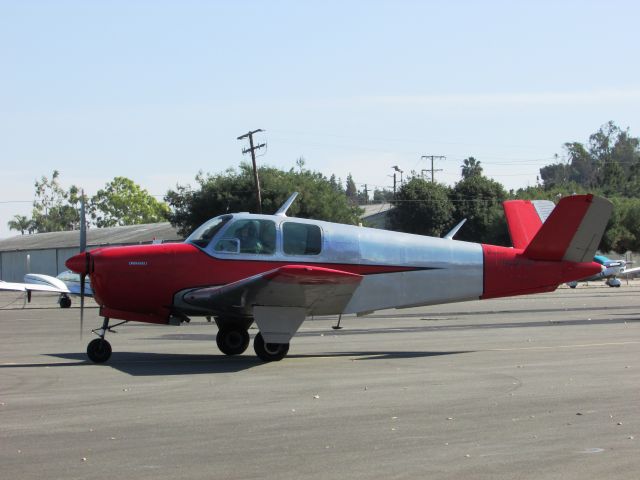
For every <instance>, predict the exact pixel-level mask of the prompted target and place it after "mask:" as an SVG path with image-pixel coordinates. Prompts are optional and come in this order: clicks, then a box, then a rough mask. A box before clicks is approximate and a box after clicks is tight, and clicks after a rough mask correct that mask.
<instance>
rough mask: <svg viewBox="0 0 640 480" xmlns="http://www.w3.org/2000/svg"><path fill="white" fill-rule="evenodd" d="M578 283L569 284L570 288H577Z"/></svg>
mask: <svg viewBox="0 0 640 480" xmlns="http://www.w3.org/2000/svg"><path fill="white" fill-rule="evenodd" d="M576 287H577V285H569V288H576Z"/></svg>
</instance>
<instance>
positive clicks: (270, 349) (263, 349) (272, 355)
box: [253, 333, 289, 362]
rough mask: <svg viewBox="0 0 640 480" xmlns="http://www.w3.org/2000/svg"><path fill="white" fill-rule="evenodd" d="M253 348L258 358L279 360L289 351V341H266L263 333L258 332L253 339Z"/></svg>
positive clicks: (271, 360)
mask: <svg viewBox="0 0 640 480" xmlns="http://www.w3.org/2000/svg"><path fill="white" fill-rule="evenodd" d="M253 349H254V350H255V352H256V355H258V358H260V360H262V361H264V362H277V361H279V360H282V359H283V358H284V357H286V356H287V353H289V344H288V343H265V342H264V338H262V334H261V333H258V335H256V338H254V339H253Z"/></svg>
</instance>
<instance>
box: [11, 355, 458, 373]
mask: <svg viewBox="0 0 640 480" xmlns="http://www.w3.org/2000/svg"><path fill="white" fill-rule="evenodd" d="M461 353H469V352H468V351H445V352H418V351H362V352H339V353H318V354H304V355H302V354H299V355H296V354H291V355H288V356H287V357H286V358H285V359H284V360H282V362H287V361H288V360H296V359H306V358H309V359H313V358H317V359H318V360H319V361H320V360H321V359H322V358H338V357H355V358H354V359H355V360H358V361H360V360H388V359H407V358H422V357H434V356H440V355H457V354H461ZM46 355H47V356H49V357H56V358H60V359H64V360H69V361H66V362H48V363H31V364H24V363H22V364H16V365H0V370H1V369H5V368H54V367H95V368H97V367H102V368H114V369H116V370H119V371H121V372H123V373H126V374H129V375H132V376H155V375H163V376H166V375H198V374H215V373H233V372H240V371H242V370H248V369H250V368H256V367H261V366H266V365H269V364H265V363H264V362H262V361H260V360H259V359H258V358H257V357H255V356H254V355H250V354H246V355H239V356H235V357H228V356H226V355H198V354H194V355H190V354H176V353H149V352H114V354H113V357H111V359H110V360H109V361H108V362H107V363H104V364H95V363H93V362H91V361H90V360H88V359H87V356H86V354H84V353H49V354H46Z"/></svg>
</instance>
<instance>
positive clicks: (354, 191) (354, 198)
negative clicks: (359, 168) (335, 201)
mask: <svg viewBox="0 0 640 480" xmlns="http://www.w3.org/2000/svg"><path fill="white" fill-rule="evenodd" d="M345 194H346V196H347V199H348V200H349V202H350V203H351V204H352V205H356V204H357V203H358V187H356V182H354V181H353V177H352V176H351V174H349V175H347V186H346V188H345Z"/></svg>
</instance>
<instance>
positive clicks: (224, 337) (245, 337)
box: [216, 327, 250, 355]
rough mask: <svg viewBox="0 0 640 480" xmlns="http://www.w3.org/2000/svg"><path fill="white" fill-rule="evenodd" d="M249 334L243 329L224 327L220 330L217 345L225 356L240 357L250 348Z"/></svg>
mask: <svg viewBox="0 0 640 480" xmlns="http://www.w3.org/2000/svg"><path fill="white" fill-rule="evenodd" d="M249 342H250V338H249V332H247V331H246V330H244V329H242V328H231V327H223V328H221V329H220V330H218V334H217V335H216V343H217V344H218V348H219V349H220V351H221V352H222V353H224V354H225V355H240V354H241V353H244V351H245V350H246V349H247V348H248V347H249Z"/></svg>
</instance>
